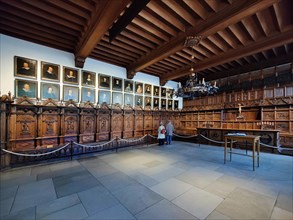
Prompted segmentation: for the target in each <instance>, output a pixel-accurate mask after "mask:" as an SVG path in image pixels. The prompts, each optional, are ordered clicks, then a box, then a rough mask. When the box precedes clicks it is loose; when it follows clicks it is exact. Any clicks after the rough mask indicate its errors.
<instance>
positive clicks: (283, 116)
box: [276, 111, 289, 121]
mask: <svg viewBox="0 0 293 220" xmlns="http://www.w3.org/2000/svg"><path fill="white" fill-rule="evenodd" d="M276 120H285V121H288V120H289V111H277V112H276Z"/></svg>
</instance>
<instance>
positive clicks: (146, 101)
mask: <svg viewBox="0 0 293 220" xmlns="http://www.w3.org/2000/svg"><path fill="white" fill-rule="evenodd" d="M144 106H145V107H152V98H151V97H145V98H144Z"/></svg>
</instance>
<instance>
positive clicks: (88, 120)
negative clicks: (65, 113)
mask: <svg viewBox="0 0 293 220" xmlns="http://www.w3.org/2000/svg"><path fill="white" fill-rule="evenodd" d="M96 114H97V113H96V109H95V108H94V105H92V104H91V103H90V102H88V103H86V105H84V106H83V107H82V108H80V126H79V127H80V132H79V143H92V142H96V128H97V122H96Z"/></svg>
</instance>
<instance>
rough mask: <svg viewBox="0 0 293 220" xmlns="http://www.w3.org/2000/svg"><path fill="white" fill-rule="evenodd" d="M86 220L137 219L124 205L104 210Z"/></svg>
mask: <svg viewBox="0 0 293 220" xmlns="http://www.w3.org/2000/svg"><path fill="white" fill-rule="evenodd" d="M86 219H101V220H103V219H117V220H122V219H125V220H128V219H129V220H130V219H136V218H135V217H134V216H133V215H132V214H131V213H130V212H129V211H128V210H127V209H126V208H124V207H123V206H122V205H120V204H119V205H116V206H113V207H111V208H108V209H104V210H103V211H101V212H98V213H96V214H94V215H92V216H90V217H88V218H86Z"/></svg>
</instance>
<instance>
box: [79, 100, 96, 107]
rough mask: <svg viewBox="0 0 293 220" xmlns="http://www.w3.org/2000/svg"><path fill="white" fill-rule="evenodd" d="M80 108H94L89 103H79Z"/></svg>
mask: <svg viewBox="0 0 293 220" xmlns="http://www.w3.org/2000/svg"><path fill="white" fill-rule="evenodd" d="M80 107H83V108H95V105H94V104H93V103H91V102H90V101H86V102H85V103H81V104H80Z"/></svg>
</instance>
